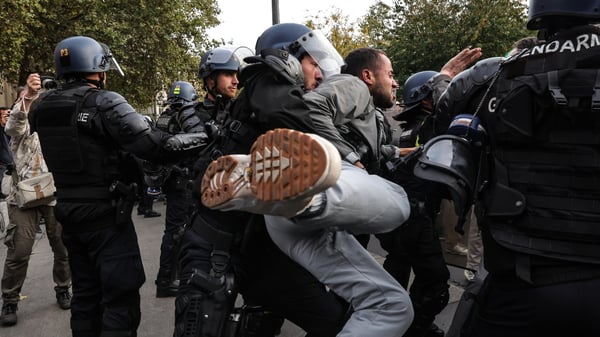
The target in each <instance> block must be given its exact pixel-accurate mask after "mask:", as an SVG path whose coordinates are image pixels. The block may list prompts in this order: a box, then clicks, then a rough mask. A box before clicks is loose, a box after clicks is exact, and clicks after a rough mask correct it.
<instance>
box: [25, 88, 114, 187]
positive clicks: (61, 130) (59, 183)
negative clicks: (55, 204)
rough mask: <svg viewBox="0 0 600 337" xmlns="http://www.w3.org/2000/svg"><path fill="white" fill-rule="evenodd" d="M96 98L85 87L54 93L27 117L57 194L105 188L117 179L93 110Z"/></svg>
mask: <svg viewBox="0 0 600 337" xmlns="http://www.w3.org/2000/svg"><path fill="white" fill-rule="evenodd" d="M98 94H101V92H99V91H98V90H96V89H93V88H91V87H89V86H86V85H84V86H79V87H76V88H71V89H67V90H54V91H52V92H49V93H48V95H46V96H44V97H43V98H41V100H42V102H40V104H39V105H38V106H37V108H36V109H35V110H33V111H32V113H31V116H30V118H31V127H32V130H33V131H37V132H38V135H39V138H40V143H41V145H42V151H43V154H44V159H45V160H46V163H47V165H48V168H49V170H50V171H51V172H52V174H53V176H54V182H55V184H56V187H57V189H58V192H59V194H60V192H61V190H63V189H68V188H76V187H81V186H108V185H109V184H110V183H111V182H112V181H113V180H114V179H116V177H117V175H118V171H119V168H118V159H117V153H116V151H115V150H112V149H113V148H114V147H113V146H107V144H106V142H107V140H106V138H105V137H103V133H104V130H103V129H102V123H101V121H100V116H99V114H98V112H97V110H96V104H95V102H96V96H97V95H98ZM82 197H83V196H82Z"/></svg>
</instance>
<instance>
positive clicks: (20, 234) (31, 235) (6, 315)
mask: <svg viewBox="0 0 600 337" xmlns="http://www.w3.org/2000/svg"><path fill="white" fill-rule="evenodd" d="M40 89H41V81H40V76H39V75H38V74H35V73H34V74H30V75H29V76H28V77H27V86H26V88H25V91H24V94H23V95H22V96H21V97H20V98H19V99H18V101H17V102H16V104H15V105H14V107H13V109H12V111H11V113H10V116H9V118H8V122H7V123H6V127H5V131H6V134H7V135H9V136H10V137H11V139H10V149H11V152H12V156H13V159H14V169H13V174H12V176H13V183H12V185H13V188H12V191H11V193H10V194H9V195H8V198H7V201H8V215H9V219H10V222H9V224H8V228H7V230H6V237H5V238H4V243H5V244H6V246H7V247H8V250H7V253H6V261H5V263H4V274H3V275H2V300H3V305H2V319H1V321H2V325H14V324H16V323H17V303H18V301H19V293H20V292H21V287H23V283H24V282H25V276H26V274H27V265H28V263H29V257H30V256H31V250H32V247H33V243H34V241H35V234H36V226H37V224H38V223H39V222H40V218H41V217H44V219H45V220H46V233H47V235H48V241H50V247H52V252H53V253H54V266H53V269H52V275H53V278H54V282H55V283H56V286H55V287H54V289H55V291H56V300H57V302H58V305H59V306H60V307H61V308H62V309H65V310H66V309H69V308H70V307H71V294H70V292H69V287H70V285H71V270H70V268H69V259H68V254H67V249H66V248H65V246H64V244H63V242H62V239H61V233H62V226H61V224H60V223H59V222H58V221H57V220H56V218H55V217H54V205H55V204H56V201H54V200H52V201H50V202H49V203H48V204H46V205H40V206H35V207H31V208H19V206H17V204H16V202H15V188H14V186H15V185H16V184H17V182H18V181H20V180H22V179H27V178H31V177H35V176H37V175H39V174H42V173H45V172H48V167H47V166H46V162H45V161H44V157H43V155H42V151H41V147H40V141H39V139H38V135H37V133H30V128H29V121H28V120H27V116H28V113H29V108H30V106H31V103H32V101H33V100H35V99H36V98H37V97H38V93H39V91H40Z"/></svg>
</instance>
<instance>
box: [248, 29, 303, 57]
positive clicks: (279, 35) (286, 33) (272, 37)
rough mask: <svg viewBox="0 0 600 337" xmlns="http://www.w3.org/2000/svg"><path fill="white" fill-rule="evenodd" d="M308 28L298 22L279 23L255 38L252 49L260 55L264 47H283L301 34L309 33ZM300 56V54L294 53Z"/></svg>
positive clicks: (287, 45)
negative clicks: (254, 44)
mask: <svg viewBox="0 0 600 337" xmlns="http://www.w3.org/2000/svg"><path fill="white" fill-rule="evenodd" d="M310 31H311V30H310V28H308V27H306V26H305V25H301V24H298V23H279V24H276V25H273V26H271V27H269V28H267V29H266V30H265V31H264V32H263V33H262V34H261V35H260V36H259V37H258V39H257V40H256V46H255V48H254V50H255V51H256V54H257V55H260V54H261V52H262V51H263V50H266V49H284V50H288V47H289V46H290V45H291V44H292V43H294V42H295V41H296V40H298V39H299V38H300V37H301V36H302V35H304V34H306V33H309V32H310ZM288 51H289V50H288ZM292 55H293V56H295V57H296V58H298V59H299V58H300V56H302V55H295V54H293V53H292Z"/></svg>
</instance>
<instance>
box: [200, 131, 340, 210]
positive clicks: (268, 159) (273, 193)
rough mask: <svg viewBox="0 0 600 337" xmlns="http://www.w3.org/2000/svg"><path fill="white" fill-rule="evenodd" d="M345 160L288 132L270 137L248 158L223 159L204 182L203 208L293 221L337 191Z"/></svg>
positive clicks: (320, 142) (323, 143)
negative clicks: (320, 198)
mask: <svg viewBox="0 0 600 337" xmlns="http://www.w3.org/2000/svg"><path fill="white" fill-rule="evenodd" d="M340 172H341V158H340V154H339V152H338V150H337V149H336V148H335V146H333V144H331V143H330V142H329V141H327V140H325V139H323V138H321V137H319V136H317V135H314V134H308V133H302V132H299V131H295V130H290V129H275V130H271V131H268V132H267V133H265V134H263V135H261V136H260V137H258V138H257V139H256V141H255V142H254V144H252V148H251V150H250V154H249V155H227V156H222V157H219V158H218V159H217V160H215V161H213V162H212V163H211V164H210V165H209V166H208V168H207V170H206V173H205V174H204V176H203V178H202V187H201V188H202V190H201V192H202V203H203V204H204V205H205V206H206V207H208V208H212V209H219V210H223V211H228V210H241V211H246V212H251V213H258V214H271V215H280V216H285V217H293V216H295V215H297V214H299V213H300V212H302V211H303V210H304V209H306V208H307V207H308V206H310V202H311V200H312V197H313V196H314V195H315V194H317V193H319V192H322V191H324V190H326V189H327V188H329V187H331V186H333V185H334V184H335V182H336V181H337V179H338V178H339V176H340Z"/></svg>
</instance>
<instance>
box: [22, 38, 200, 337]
mask: <svg viewBox="0 0 600 337" xmlns="http://www.w3.org/2000/svg"><path fill="white" fill-rule="evenodd" d="M54 60H55V68H56V73H57V76H58V78H59V80H60V81H61V82H62V86H61V87H60V88H58V89H55V90H50V91H48V92H47V93H45V94H44V95H42V96H41V97H40V98H39V99H38V100H37V101H36V102H35V104H34V106H33V107H32V109H31V113H30V115H29V117H30V122H31V128H32V130H33V131H37V132H38V134H39V138H40V142H41V145H42V149H43V151H44V157H45V159H46V161H47V164H48V167H49V168H50V169H51V171H52V172H53V175H54V181H55V185H56V188H57V195H56V197H57V204H56V207H55V213H56V218H57V219H58V220H59V221H60V222H61V224H62V225H63V240H64V243H65V246H66V247H67V249H68V252H69V259H70V264H71V272H72V276H73V277H72V279H73V302H72V306H71V315H72V317H71V329H72V331H73V336H97V335H100V334H110V335H111V336H135V335H136V330H137V327H138V325H139V323H140V294H139V288H140V287H141V285H142V284H143V283H144V281H145V275H144V270H143V266H142V261H141V257H140V252H139V247H138V243H137V237H136V233H135V230H134V227H133V222H132V220H131V211H132V208H133V202H134V199H135V186H134V185H132V184H130V182H131V181H133V179H132V178H131V177H128V176H127V174H126V173H125V172H126V171H127V168H129V169H131V167H132V165H135V164H134V163H132V162H130V161H127V159H126V158H131V157H130V154H133V155H135V156H137V157H140V158H143V159H147V160H155V161H166V160H171V161H175V160H177V159H178V158H181V157H182V156H186V155H191V154H193V153H195V152H197V149H198V148H199V147H200V146H202V145H203V144H204V143H205V141H206V135H205V134H203V133H202V134H196V135H186V137H181V136H170V135H169V134H166V133H163V132H161V131H158V130H155V129H153V128H152V127H151V125H149V123H148V122H147V121H146V120H145V119H144V117H143V116H142V115H140V114H138V113H137V112H135V110H134V109H133V108H132V107H131V105H129V103H127V101H126V100H125V99H124V98H123V97H122V96H121V95H119V94H117V93H115V92H112V91H106V90H104V89H103V88H104V84H105V81H106V74H105V72H106V71H108V70H109V69H110V68H116V69H117V70H120V68H119V66H118V64H117V63H116V61H115V59H114V57H113V55H112V53H111V52H110V50H109V49H108V47H107V46H106V45H103V44H101V43H99V42H97V41H96V40H94V39H92V38H89V37H85V36H74V37H70V38H67V39H64V40H62V41H61V42H59V43H58V45H57V46H56V48H55V52H54ZM133 171H137V170H133ZM138 174H139V172H138Z"/></svg>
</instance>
